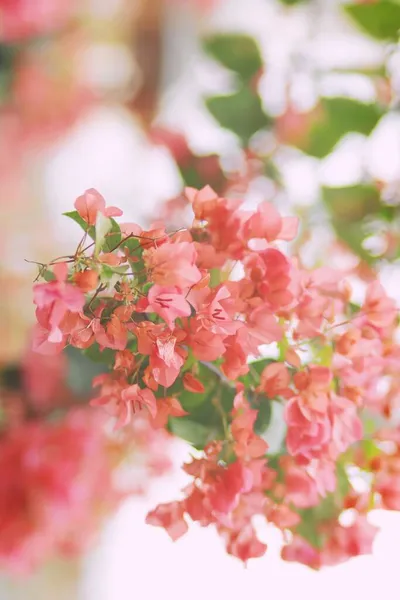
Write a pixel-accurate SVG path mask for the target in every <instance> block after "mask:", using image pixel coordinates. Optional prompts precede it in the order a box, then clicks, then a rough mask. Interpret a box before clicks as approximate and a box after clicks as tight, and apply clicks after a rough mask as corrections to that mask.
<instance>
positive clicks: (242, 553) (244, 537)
mask: <svg viewBox="0 0 400 600" xmlns="http://www.w3.org/2000/svg"><path fill="white" fill-rule="evenodd" d="M221 533H222V535H224V530H223V529H222V530H221ZM225 537H226V540H227V543H226V551H227V552H228V554H231V555H232V556H236V558H239V559H240V560H241V561H243V562H244V563H247V561H248V560H249V559H250V558H259V557H260V556H264V554H265V552H266V550H267V546H266V544H263V543H262V542H260V540H259V539H258V538H257V536H256V532H255V531H254V529H253V527H252V525H251V524H248V525H247V526H246V527H244V528H243V529H240V530H239V531H229V530H228V531H227V532H226V534H225Z"/></svg>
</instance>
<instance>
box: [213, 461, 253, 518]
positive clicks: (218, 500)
mask: <svg viewBox="0 0 400 600" xmlns="http://www.w3.org/2000/svg"><path fill="white" fill-rule="evenodd" d="M252 483H253V475H252V473H251V471H250V470H249V469H247V468H246V467H245V466H244V464H243V463H241V462H240V461H236V462H234V463H232V464H230V465H229V466H228V467H227V468H226V469H221V470H220V473H219V474H218V479H217V481H216V482H215V484H214V485H213V486H212V487H211V489H210V491H209V492H208V493H207V498H208V501H209V502H210V505H211V507H212V509H213V510H215V511H216V512H219V513H229V512H231V511H232V510H233V509H234V508H235V506H236V505H237V503H238V502H239V495H240V494H242V493H245V492H248V491H250V489H251V487H252Z"/></svg>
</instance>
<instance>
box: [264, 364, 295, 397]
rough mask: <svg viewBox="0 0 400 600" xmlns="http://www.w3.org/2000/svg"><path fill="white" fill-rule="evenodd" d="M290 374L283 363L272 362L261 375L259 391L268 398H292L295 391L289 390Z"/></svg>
mask: <svg viewBox="0 0 400 600" xmlns="http://www.w3.org/2000/svg"><path fill="white" fill-rule="evenodd" d="M289 384H290V373H289V371H288V369H287V367H286V365H284V364H283V363H279V362H272V363H270V364H269V365H267V366H266V367H265V369H264V370H263V372H262V373H261V378H260V386H259V389H260V390H262V391H263V392H264V394H266V396H268V398H274V397H276V396H282V397H283V398H290V397H291V396H293V391H292V390H291V389H290V388H289Z"/></svg>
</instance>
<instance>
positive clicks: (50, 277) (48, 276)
mask: <svg viewBox="0 0 400 600" xmlns="http://www.w3.org/2000/svg"><path fill="white" fill-rule="evenodd" d="M40 276H41V277H43V279H44V280H45V281H54V280H55V278H56V276H55V275H54V273H53V271H50V269H44V270H41V271H40Z"/></svg>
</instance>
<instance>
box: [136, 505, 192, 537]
mask: <svg viewBox="0 0 400 600" xmlns="http://www.w3.org/2000/svg"><path fill="white" fill-rule="evenodd" d="M146 523H148V524H149V525H155V526H156V527H163V528H164V529H165V530H166V532H167V533H168V535H169V536H170V538H171V539H172V541H174V542H175V541H176V540H178V539H179V538H180V537H182V536H183V535H184V534H185V533H186V532H187V530H188V524H187V523H186V521H185V519H184V507H183V505H182V504H180V503H179V502H170V503H169V504H160V505H159V506H157V508H155V509H154V510H152V511H151V512H149V514H148V515H147V517H146Z"/></svg>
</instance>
